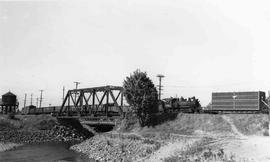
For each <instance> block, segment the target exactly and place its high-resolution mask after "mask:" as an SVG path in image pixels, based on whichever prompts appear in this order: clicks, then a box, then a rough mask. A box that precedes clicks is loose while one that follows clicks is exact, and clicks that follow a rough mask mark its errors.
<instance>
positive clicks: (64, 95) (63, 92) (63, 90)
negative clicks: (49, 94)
mask: <svg viewBox="0 0 270 162" xmlns="http://www.w3.org/2000/svg"><path fill="white" fill-rule="evenodd" d="M64 99H65V86H63V102H64Z"/></svg>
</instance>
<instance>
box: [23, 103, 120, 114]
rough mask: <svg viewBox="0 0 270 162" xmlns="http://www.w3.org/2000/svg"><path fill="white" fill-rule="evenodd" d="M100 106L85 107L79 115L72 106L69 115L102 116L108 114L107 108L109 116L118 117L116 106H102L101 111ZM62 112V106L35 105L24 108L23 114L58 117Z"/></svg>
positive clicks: (76, 109)
mask: <svg viewBox="0 0 270 162" xmlns="http://www.w3.org/2000/svg"><path fill="white" fill-rule="evenodd" d="M97 107H98V106H97V105H95V107H94V108H92V106H88V108H87V107H86V106H83V107H82V109H81V111H80V114H78V108H76V107H75V106H70V107H69V109H70V111H69V114H70V115H85V114H88V113H89V111H92V112H93V113H92V114H93V115H94V116H102V115H104V114H105V113H106V109H105V108H106V107H107V108H108V110H107V114H108V116H117V115H118V109H117V107H115V106H114V104H102V105H100V106H99V109H98V108H97ZM60 110H61V106H50V107H41V108H37V107H36V106H34V105H30V106H26V107H24V108H22V110H21V114H22V115H39V114H51V115H58V113H59V112H60Z"/></svg>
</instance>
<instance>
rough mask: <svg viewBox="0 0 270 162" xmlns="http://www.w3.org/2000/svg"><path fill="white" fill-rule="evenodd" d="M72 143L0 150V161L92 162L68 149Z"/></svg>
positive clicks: (92, 161)
mask: <svg viewBox="0 0 270 162" xmlns="http://www.w3.org/2000/svg"><path fill="white" fill-rule="evenodd" d="M72 145H73V144H72V143H64V142H61V143H43V144H27V145H24V146H20V147H18V148H16V149H14V150H10V151H6V152H0V161H1V162H59V161H61V162H66V161H72V162H89V161H90V162H94V160H90V159H88V158H87V157H86V156H84V155H82V154H80V153H77V152H75V151H72V150H69V147H70V146H72Z"/></svg>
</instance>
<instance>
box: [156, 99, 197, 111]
mask: <svg viewBox="0 0 270 162" xmlns="http://www.w3.org/2000/svg"><path fill="white" fill-rule="evenodd" d="M161 105H162V109H163V111H164V112H183V113H200V112H201V111H202V107H201V104H200V101H199V100H198V99H197V98H195V97H191V98H188V99H185V98H183V97H181V98H173V97H171V98H165V99H163V100H162V101H161Z"/></svg>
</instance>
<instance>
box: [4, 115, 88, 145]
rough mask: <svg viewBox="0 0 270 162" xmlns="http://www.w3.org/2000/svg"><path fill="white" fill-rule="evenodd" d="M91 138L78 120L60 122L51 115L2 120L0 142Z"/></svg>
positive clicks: (36, 141) (35, 141)
mask: <svg viewBox="0 0 270 162" xmlns="http://www.w3.org/2000/svg"><path fill="white" fill-rule="evenodd" d="M91 136H92V134H91V133H90V132H88V131H87V130H85V129H84V128H83V127H82V126H81V125H80V123H79V122H78V121H76V120H63V121H58V120H56V118H54V117H52V116H49V115H40V116H39V115H37V116H20V117H19V118H17V119H16V120H12V119H6V118H3V117H2V118H0V142H11V143H20V144H22V143H42V142H54V141H82V140H85V139H87V138H88V137H91Z"/></svg>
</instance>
